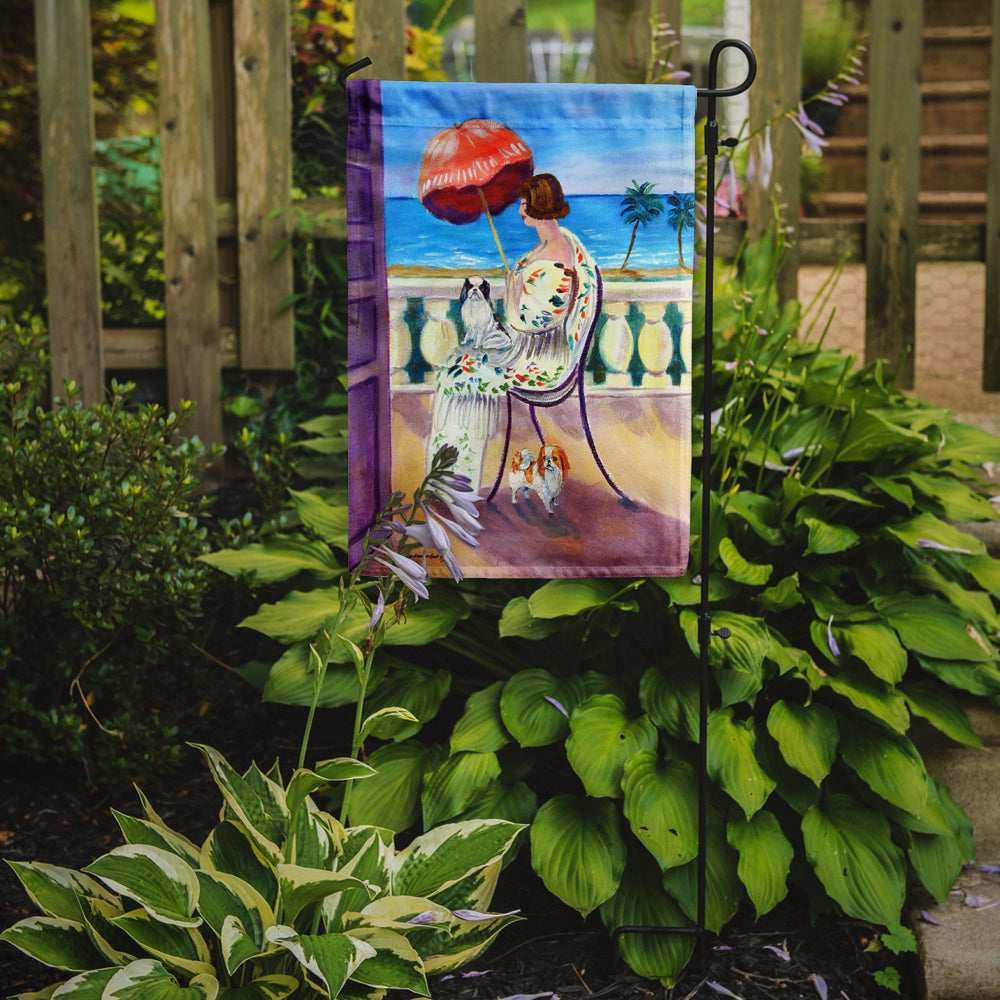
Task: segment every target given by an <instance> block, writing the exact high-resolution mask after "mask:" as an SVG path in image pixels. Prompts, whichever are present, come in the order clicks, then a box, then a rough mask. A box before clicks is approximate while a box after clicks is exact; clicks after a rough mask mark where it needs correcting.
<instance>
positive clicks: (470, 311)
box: [458, 274, 510, 351]
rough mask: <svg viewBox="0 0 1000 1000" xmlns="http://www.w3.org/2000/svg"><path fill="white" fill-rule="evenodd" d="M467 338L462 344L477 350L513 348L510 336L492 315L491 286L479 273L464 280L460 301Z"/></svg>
mask: <svg viewBox="0 0 1000 1000" xmlns="http://www.w3.org/2000/svg"><path fill="white" fill-rule="evenodd" d="M458 304H459V307H460V309H461V314H462V325H463V326H464V327H465V336H464V337H463V338H462V343H463V344H467V343H469V342H471V345H472V347H474V348H475V349H476V350H478V351H496V350H504V349H506V348H507V347H509V346H510V337H509V336H507V334H506V333H504V331H503V330H502V329H501V327H500V324H499V323H498V322H497V318H496V316H495V315H494V314H493V303H492V302H491V301H490V284H489V282H488V281H487V280H486V279H485V278H481V277H480V276H479V275H478V274H474V275H472V276H471V277H468V278H466V279H465V282H464V283H463V285H462V293H461V295H460V296H459V298H458Z"/></svg>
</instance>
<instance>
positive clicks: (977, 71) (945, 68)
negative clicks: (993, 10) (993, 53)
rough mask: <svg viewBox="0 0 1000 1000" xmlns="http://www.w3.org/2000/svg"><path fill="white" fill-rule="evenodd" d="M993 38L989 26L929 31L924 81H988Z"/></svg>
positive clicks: (926, 33) (922, 70) (923, 61)
mask: <svg viewBox="0 0 1000 1000" xmlns="http://www.w3.org/2000/svg"><path fill="white" fill-rule="evenodd" d="M992 38H993V32H992V30H991V28H990V26H989V25H973V26H971V27H956V26H951V25H949V26H941V27H935V28H925V29H924V51H923V56H922V58H921V60H920V76H921V79H922V80H923V81H924V83H938V82H941V81H945V80H988V79H989V78H990V43H991V41H992Z"/></svg>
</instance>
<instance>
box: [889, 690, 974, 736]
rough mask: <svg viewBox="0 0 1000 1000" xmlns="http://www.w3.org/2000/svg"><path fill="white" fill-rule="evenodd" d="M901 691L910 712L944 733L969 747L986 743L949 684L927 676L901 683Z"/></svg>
mask: <svg viewBox="0 0 1000 1000" xmlns="http://www.w3.org/2000/svg"><path fill="white" fill-rule="evenodd" d="M900 690H901V691H902V692H903V697H904V698H905V699H906V704H907V705H908V706H909V709H910V711H911V712H912V713H913V714H914V715H919V716H920V717H921V718H922V719H926V720H927V721H928V722H929V723H930V724H931V725H932V726H934V727H935V728H937V729H939V730H940V731H941V732H942V733H944V734H945V736H948V737H949V738H951V739H953V740H954V741H955V742H956V743H961V744H962V745H963V746H967V747H981V746H982V745H983V741H982V740H981V739H980V738H979V735H978V734H977V733H976V731H975V730H974V729H973V728H972V723H971V722H970V721H969V717H968V716H967V715H966V714H965V710H964V709H963V708H962V706H961V705H959V703H958V699H957V698H955V696H954V695H953V694H952V693H951V691H949V690H948V689H947V688H946V687H942V686H941V685H940V684H938V683H937V682H936V681H933V680H930V679H927V680H922V681H907V682H906V683H905V684H902V685H900Z"/></svg>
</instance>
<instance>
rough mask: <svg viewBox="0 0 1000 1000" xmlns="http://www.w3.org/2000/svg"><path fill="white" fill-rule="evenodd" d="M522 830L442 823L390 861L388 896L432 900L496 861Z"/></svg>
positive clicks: (500, 823) (492, 823)
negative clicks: (424, 897)
mask: <svg viewBox="0 0 1000 1000" xmlns="http://www.w3.org/2000/svg"><path fill="white" fill-rule="evenodd" d="M522 829H523V827H522V826H520V825H519V824H517V823H507V822H506V821H504V820H501V819H495V820H474V821H469V822H464V823H446V824H445V825H444V826H439V827H437V828H436V829H434V830H429V831H428V832H427V833H424V834H421V835H420V836H419V837H417V838H416V839H414V840H413V841H412V843H410V844H409V846H408V847H406V848H405V849H404V850H402V851H400V852H399V853H398V854H397V855H396V857H395V858H394V860H393V871H392V880H391V884H392V892H393V893H394V894H395V893H399V894H400V895H404V896H426V897H427V898H429V899H433V898H434V897H435V896H437V894H438V893H440V892H442V890H444V889H447V888H448V887H449V886H451V885H454V884H455V883H456V882H458V881H459V880H460V879H463V878H465V877H466V876H468V875H471V874H472V873H473V872H477V871H479V870H480V869H482V868H486V867H487V866H488V865H492V864H494V863H495V862H498V861H500V859H501V858H502V857H503V856H504V855H505V854H506V853H507V851H508V850H510V847H511V845H512V844H513V843H514V838H515V837H516V836H517V834H518V832H519V831H520V830H522Z"/></svg>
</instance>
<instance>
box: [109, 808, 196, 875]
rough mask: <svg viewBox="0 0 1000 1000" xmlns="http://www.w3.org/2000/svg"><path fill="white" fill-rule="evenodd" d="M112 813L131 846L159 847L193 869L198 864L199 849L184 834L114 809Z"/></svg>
mask: <svg viewBox="0 0 1000 1000" xmlns="http://www.w3.org/2000/svg"><path fill="white" fill-rule="evenodd" d="M111 812H112V813H113V814H114V817H115V819H116V820H117V821H118V826H119V827H121V831H122V835H123V836H124V837H125V840H126V841H127V842H128V843H129V844H146V845H147V846H149V847H159V848H160V849H161V850H164V851H169V852H170V853H171V854H176V855H177V857H179V858H180V859H181V860H183V861H186V862H187V863H188V864H189V865H191V867H192V868H193V867H195V866H196V865H197V864H198V855H199V853H200V851H199V849H198V847H196V846H195V845H194V844H193V843H191V841H190V840H188V838H187V837H185V836H183V835H182V834H180V833H176V832H175V831H173V830H171V829H170V828H169V827H166V826H162V825H160V824H158V823H153V822H150V821H149V820H145V819H136V818H135V817H134V816H127V815H125V813H120V812H118V810H117V809H112V810H111Z"/></svg>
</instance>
